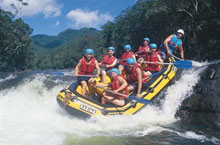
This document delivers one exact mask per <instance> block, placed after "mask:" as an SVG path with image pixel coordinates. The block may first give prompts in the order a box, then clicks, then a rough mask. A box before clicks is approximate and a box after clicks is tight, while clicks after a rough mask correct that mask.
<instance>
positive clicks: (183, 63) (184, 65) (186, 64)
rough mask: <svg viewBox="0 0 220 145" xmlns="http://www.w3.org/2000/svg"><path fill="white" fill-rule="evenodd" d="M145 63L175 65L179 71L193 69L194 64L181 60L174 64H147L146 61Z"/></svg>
mask: <svg viewBox="0 0 220 145" xmlns="http://www.w3.org/2000/svg"><path fill="white" fill-rule="evenodd" d="M144 63H152V64H164V65H169V64H173V65H174V66H176V67H177V68H179V69H188V68H192V62H191V61H187V60H180V61H176V62H174V63H161V62H146V61H145V62H144Z"/></svg>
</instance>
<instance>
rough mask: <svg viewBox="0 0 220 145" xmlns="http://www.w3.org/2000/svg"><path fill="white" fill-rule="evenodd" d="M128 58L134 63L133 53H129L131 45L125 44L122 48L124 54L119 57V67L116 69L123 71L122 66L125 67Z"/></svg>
mask: <svg viewBox="0 0 220 145" xmlns="http://www.w3.org/2000/svg"><path fill="white" fill-rule="evenodd" d="M128 58H133V59H134V60H135V62H136V57H135V54H134V52H132V51H131V45H129V44H127V45H125V46H124V53H123V54H122V55H121V58H120V61H119V66H118V69H119V70H120V72H122V70H123V69H124V66H125V65H126V60H127V59H128Z"/></svg>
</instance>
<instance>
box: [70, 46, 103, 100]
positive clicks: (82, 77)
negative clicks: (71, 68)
mask: <svg viewBox="0 0 220 145" xmlns="http://www.w3.org/2000/svg"><path fill="white" fill-rule="evenodd" d="M95 70H97V74H96V77H98V76H99V75H100V68H99V64H98V61H97V60H96V58H95V57H94V50H93V49H91V48H87V49H86V50H85V56H83V57H82V58H81V59H80V61H79V62H78V64H77V65H76V67H75V72H74V75H75V76H77V80H78V82H79V83H80V84H81V86H82V92H81V94H82V95H84V96H85V94H86V87H87V83H89V84H90V83H93V81H94V79H93V78H92V77H87V76H86V75H88V76H92V75H93V72H94V71H95Z"/></svg>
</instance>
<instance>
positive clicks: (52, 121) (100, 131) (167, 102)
mask: <svg viewBox="0 0 220 145" xmlns="http://www.w3.org/2000/svg"><path fill="white" fill-rule="evenodd" d="M203 69H204V68H202V69H190V70H185V71H183V72H182V76H181V78H180V80H179V81H177V82H175V84H173V85H171V86H169V87H168V88H167V89H166V90H165V97H164V99H163V100H162V101H161V104H162V106H160V107H158V106H153V105H148V106H146V108H144V109H143V110H142V111H141V112H139V113H137V114H136V115H133V116H132V115H129V116H110V117H103V116H99V117H94V118H91V119H89V120H79V119H77V118H74V117H72V116H69V115H68V114H67V113H66V112H65V111H63V109H61V108H60V107H59V106H58V104H57V102H56V95H57V93H58V91H60V90H61V89H63V88H64V87H65V86H66V85H67V84H68V83H70V82H65V81H64V82H62V81H61V80H59V78H56V79H51V77H48V76H47V75H44V74H38V75H36V76H35V78H34V79H30V78H25V79H24V80H23V81H22V83H21V84H19V85H18V86H17V87H10V88H7V89H5V90H2V91H0V123H1V126H0V132H1V136H0V144H3V145H39V144H40V145H52V144H53V145H62V144H98V142H97V139H98V140H99V141H100V142H103V138H104V139H105V140H107V141H108V140H109V142H111V144H112V143H113V144H116V143H117V144H126V143H125V142H123V141H122V140H120V141H118V140H117V137H119V138H120V137H121V138H124V139H125V140H126V139H128V138H127V136H132V137H133V138H135V139H138V138H139V137H141V136H146V135H152V134H153V135H156V136H157V135H158V134H160V133H162V132H170V133H174V134H176V135H178V136H180V137H182V138H187V139H194V140H198V141H201V142H204V141H208V142H212V143H219V140H218V139H216V138H214V137H213V138H208V137H207V136H205V135H204V134H203V135H200V134H196V133H194V132H192V131H183V132H179V131H174V130H172V129H169V128H167V127H166V126H167V125H169V124H172V123H174V122H176V121H177V120H178V119H176V118H175V117H174V115H175V112H176V111H177V109H178V108H179V106H180V105H181V102H182V101H183V100H184V99H186V98H187V97H189V96H190V94H191V93H192V91H193V90H192V89H193V86H194V85H195V84H196V83H197V82H198V81H199V79H200V78H199V75H198V74H199V73H200V72H201V71H202V70H203ZM48 80H50V81H51V82H52V83H56V84H57V85H56V86H54V87H51V88H50V89H48V87H46V86H45V81H48ZM100 136H101V137H100ZM113 138H114V139H113ZM84 140H87V141H88V142H84Z"/></svg>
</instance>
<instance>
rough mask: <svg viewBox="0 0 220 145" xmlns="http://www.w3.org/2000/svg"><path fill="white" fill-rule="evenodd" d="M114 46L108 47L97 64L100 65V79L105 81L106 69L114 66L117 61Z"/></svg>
mask: <svg viewBox="0 0 220 145" xmlns="http://www.w3.org/2000/svg"><path fill="white" fill-rule="evenodd" d="M114 53H115V48H114V47H108V54H107V55H105V56H104V57H103V60H102V62H101V63H99V66H100V67H101V74H102V81H103V83H106V71H108V70H110V69H112V68H114V66H115V65H116V63H117V58H116V57H115V56H114Z"/></svg>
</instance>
